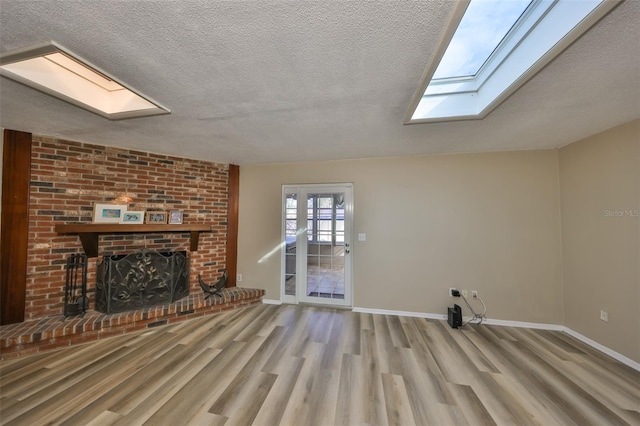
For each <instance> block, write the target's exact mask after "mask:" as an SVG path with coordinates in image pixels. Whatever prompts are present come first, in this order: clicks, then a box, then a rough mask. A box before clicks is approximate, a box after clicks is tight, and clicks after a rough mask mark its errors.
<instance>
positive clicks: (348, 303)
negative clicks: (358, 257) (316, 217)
mask: <svg viewBox="0 0 640 426" xmlns="http://www.w3.org/2000/svg"><path fill="white" fill-rule="evenodd" d="M339 191H344V192H345V195H347V194H348V196H345V207H344V215H345V219H344V221H345V224H344V227H345V232H344V244H345V245H348V248H349V251H348V252H346V253H345V259H344V263H345V264H344V280H345V283H344V293H345V294H344V299H332V298H321V297H317V298H315V297H314V298H312V299H311V300H309V298H307V297H300V289H301V288H306V284H307V279H306V278H307V276H306V272H307V268H306V262H307V250H306V247H307V246H306V243H307V232H306V230H307V226H306V222H307V211H306V208H305V209H303V210H304V211H300V209H298V212H297V218H296V219H297V220H296V223H297V238H296V276H295V279H296V294H295V296H291V295H286V294H285V285H286V252H287V250H286V248H287V239H286V226H285V223H286V222H285V221H286V196H287V194H291V193H295V194H298V195H300V194H301V193H302V195H303V196H304V197H305V200H306V195H307V194H309V193H319V192H322V193H332V192H339ZM300 199H301V197H298V200H300ZM280 204H281V208H282V215H281V217H282V219H281V221H280V226H281V241H282V243H281V245H282V250H281V255H280V258H281V259H280V294H281V298H280V299H281V300H282V302H283V303H290V304H298V303H301V302H302V303H313V304H320V305H329V306H339V307H353V260H352V259H353V257H352V254H353V219H354V207H353V205H354V190H353V183H348V182H347V183H322V184H286V185H282V194H281V201H280ZM305 205H306V203H305ZM301 223H302V224H304V226H302V227H301V225H300V224H301ZM301 242H304V243H305V245H304V250H302V255H301V253H300V251H299V250H298V247H299V246H300V243H301ZM301 271H302V273H301Z"/></svg>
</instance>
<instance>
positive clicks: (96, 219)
mask: <svg viewBox="0 0 640 426" xmlns="http://www.w3.org/2000/svg"><path fill="white" fill-rule="evenodd" d="M126 211H127V205H126V204H100V203H95V204H94V205H93V223H119V222H120V218H121V217H122V214H123V213H124V212H126Z"/></svg>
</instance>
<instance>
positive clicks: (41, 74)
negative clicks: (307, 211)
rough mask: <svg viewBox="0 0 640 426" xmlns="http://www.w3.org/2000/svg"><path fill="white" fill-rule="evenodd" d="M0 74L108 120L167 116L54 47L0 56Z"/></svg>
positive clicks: (74, 56) (166, 112)
mask: <svg viewBox="0 0 640 426" xmlns="http://www.w3.org/2000/svg"><path fill="white" fill-rule="evenodd" d="M0 74H2V75H3V76H5V77H8V78H10V79H12V80H16V81H18V82H20V83H22V84H25V85H27V86H30V87H33V88H34V89H37V90H40V91H42V92H45V93H47V94H49V95H52V96H55V97H57V98H59V99H62V100H64V101H67V102H69V103H72V104H74V105H76V106H79V107H81V108H84V109H86V110H88V111H91V112H94V113H96V114H99V115H101V116H103V117H106V118H109V119H111V120H119V119H124V118H133V117H143V116H149V115H158V114H169V113H170V111H169V110H168V109H167V108H164V107H163V106H161V105H160V104H158V103H157V102H154V101H152V100H151V99H149V98H148V97H146V96H144V95H141V94H139V93H137V92H135V91H134V90H132V89H131V88H129V87H127V86H125V85H124V84H123V83H121V82H118V81H117V80H116V79H115V78H113V77H110V76H109V75H107V74H106V73H105V72H103V71H101V70H99V69H98V68H96V67H94V66H92V65H90V64H88V63H87V62H86V61H84V60H82V59H81V58H79V57H78V56H76V55H74V54H72V53H71V52H69V51H68V50H66V49H64V48H62V47H61V46H59V45H57V44H55V43H48V44H45V45H39V46H34V47H31V48H27V49H21V50H18V51H13V52H7V53H4V54H2V55H0Z"/></svg>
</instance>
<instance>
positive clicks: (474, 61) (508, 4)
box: [433, 0, 531, 79]
mask: <svg viewBox="0 0 640 426" xmlns="http://www.w3.org/2000/svg"><path fill="white" fill-rule="evenodd" d="M529 4H531V0H524V1H523V0H496V1H486V0H485V1H478V0H472V1H471V3H469V7H468V8H467V10H466V12H465V13H464V16H463V17H462V20H461V21H460V25H458V29H457V30H456V32H455V34H454V35H453V38H452V39H451V43H449V47H448V48H447V50H446V51H445V53H444V56H443V57H442V60H441V61H440V64H439V65H438V69H436V72H435V74H433V78H434V79H437V78H459V77H469V76H474V75H476V73H477V72H478V71H479V70H480V67H481V66H482V64H484V63H485V62H486V60H487V59H488V58H489V56H490V55H491V53H493V51H494V50H495V49H496V47H498V44H500V42H501V41H502V40H503V39H504V37H505V35H506V34H507V32H508V31H509V30H510V29H511V28H512V27H513V25H514V24H515V23H516V21H517V20H518V18H520V16H522V13H523V12H524V10H525V9H526V8H527V6H529Z"/></svg>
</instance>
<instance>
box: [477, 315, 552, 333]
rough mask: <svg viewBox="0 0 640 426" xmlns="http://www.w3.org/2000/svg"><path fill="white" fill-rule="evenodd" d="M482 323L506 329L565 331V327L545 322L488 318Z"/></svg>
mask: <svg viewBox="0 0 640 426" xmlns="http://www.w3.org/2000/svg"><path fill="white" fill-rule="evenodd" d="M482 323H483V324H488V325H500V326H505V327H518V328H535V329H538V330H553V331H564V329H565V327H564V326H562V325H558V324H546V323H543V322H526V321H509V320H500V319H492V318H487V319H486V320H485V321H483V322H482Z"/></svg>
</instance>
